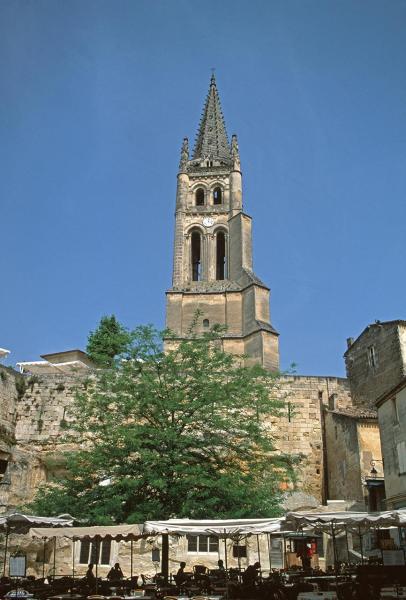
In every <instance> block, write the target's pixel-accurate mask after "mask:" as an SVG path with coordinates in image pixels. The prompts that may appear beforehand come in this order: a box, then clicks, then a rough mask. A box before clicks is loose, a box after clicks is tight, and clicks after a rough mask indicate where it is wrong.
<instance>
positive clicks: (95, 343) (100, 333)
mask: <svg viewBox="0 0 406 600" xmlns="http://www.w3.org/2000/svg"><path fill="white" fill-rule="evenodd" d="M130 342H131V334H130V333H129V331H128V330H127V329H126V328H125V327H123V325H121V323H119V322H118V321H117V319H116V317H115V316H114V315H111V316H110V317H107V316H106V317H102V318H101V320H100V323H99V326H98V327H97V329H96V330H95V331H91V332H90V334H89V337H88V341H87V346H86V352H87V354H88V356H89V358H91V359H92V360H93V362H94V363H95V364H96V365H98V366H100V367H111V366H112V364H113V362H114V359H115V358H116V357H117V356H119V355H121V354H123V353H124V352H125V351H126V350H127V348H128V346H129V344H130Z"/></svg>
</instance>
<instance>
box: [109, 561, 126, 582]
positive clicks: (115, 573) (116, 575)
mask: <svg viewBox="0 0 406 600" xmlns="http://www.w3.org/2000/svg"><path fill="white" fill-rule="evenodd" d="M107 579H108V580H109V581H120V580H121V579H124V573H123V572H122V570H121V567H120V563H116V564H115V565H114V567H111V569H110V571H109V572H108V574H107Z"/></svg>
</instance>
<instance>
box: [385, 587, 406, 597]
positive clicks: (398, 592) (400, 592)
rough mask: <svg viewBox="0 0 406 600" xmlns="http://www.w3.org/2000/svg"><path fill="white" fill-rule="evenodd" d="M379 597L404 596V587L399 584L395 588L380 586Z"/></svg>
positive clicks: (405, 589) (405, 595)
mask: <svg viewBox="0 0 406 600" xmlns="http://www.w3.org/2000/svg"><path fill="white" fill-rule="evenodd" d="M380 597H381V598H387V599H389V598H406V587H401V586H399V587H398V588H396V587H395V586H393V587H383V588H381V594H380Z"/></svg>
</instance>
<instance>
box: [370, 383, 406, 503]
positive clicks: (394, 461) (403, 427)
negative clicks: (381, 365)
mask: <svg viewBox="0 0 406 600" xmlns="http://www.w3.org/2000/svg"><path fill="white" fill-rule="evenodd" d="M376 406H377V409H378V420H379V430H380V434H381V445H382V456H383V468H384V473H385V490H386V506H387V508H388V509H393V508H405V507H406V377H405V378H404V379H403V380H402V381H400V383H398V385H396V386H395V387H393V388H392V389H391V390H389V391H388V392H386V393H385V394H383V395H382V396H381V397H380V398H378V400H377V402H376Z"/></svg>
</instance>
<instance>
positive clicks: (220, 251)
mask: <svg viewBox="0 0 406 600" xmlns="http://www.w3.org/2000/svg"><path fill="white" fill-rule="evenodd" d="M226 262H227V256H226V236H225V233H224V231H219V232H218V234H217V235H216V279H218V280H222V279H225V278H226V277H227V264H226Z"/></svg>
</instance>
